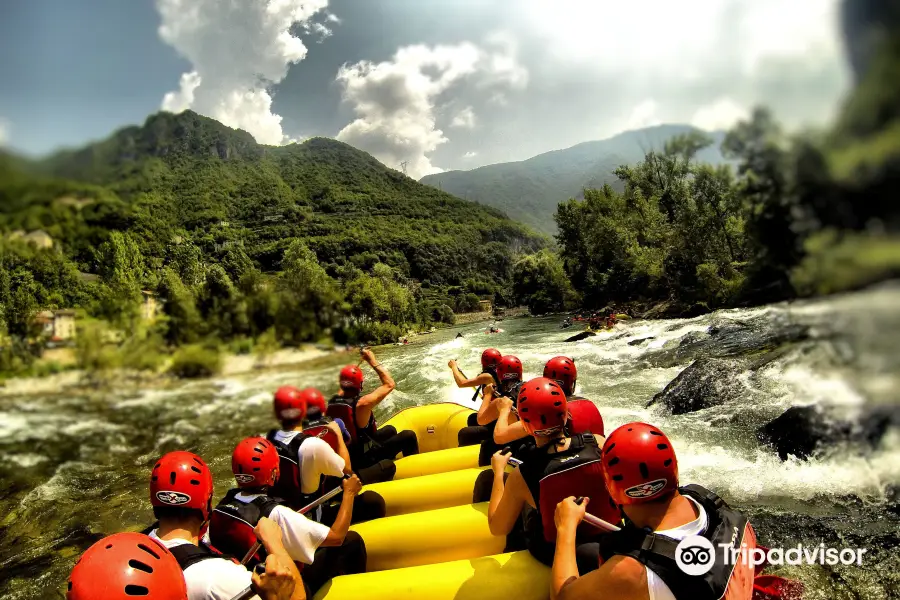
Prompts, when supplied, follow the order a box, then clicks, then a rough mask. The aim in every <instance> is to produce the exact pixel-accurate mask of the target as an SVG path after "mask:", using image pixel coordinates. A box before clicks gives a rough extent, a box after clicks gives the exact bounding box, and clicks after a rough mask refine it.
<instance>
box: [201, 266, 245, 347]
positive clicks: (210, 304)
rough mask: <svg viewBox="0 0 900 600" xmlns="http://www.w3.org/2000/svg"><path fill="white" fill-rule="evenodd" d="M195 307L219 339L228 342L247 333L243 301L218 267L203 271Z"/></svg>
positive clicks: (223, 270) (207, 326)
mask: <svg viewBox="0 0 900 600" xmlns="http://www.w3.org/2000/svg"><path fill="white" fill-rule="evenodd" d="M197 308H198V309H199V310H200V314H201V315H202V316H203V319H204V320H205V322H206V329H207V331H208V332H210V333H213V334H214V335H216V336H217V337H218V338H220V339H223V340H230V339H231V338H233V337H234V336H236V335H241V334H245V333H247V332H248V330H249V327H250V325H249V322H248V320H247V306H246V304H245V303H244V299H243V298H242V297H241V295H240V293H239V292H238V290H237V288H236V287H235V286H234V284H233V283H232V282H231V279H230V278H229V277H228V274H227V273H226V272H225V269H224V268H222V266H221V265H212V266H211V267H210V268H209V269H208V270H207V271H206V280H205V281H204V282H203V286H202V287H201V289H200V293H199V295H198V298H197Z"/></svg>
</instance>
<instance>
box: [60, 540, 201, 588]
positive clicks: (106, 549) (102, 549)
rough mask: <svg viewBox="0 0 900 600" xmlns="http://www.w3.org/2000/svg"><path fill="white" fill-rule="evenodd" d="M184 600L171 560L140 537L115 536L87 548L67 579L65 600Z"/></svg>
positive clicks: (179, 577)
mask: <svg viewBox="0 0 900 600" xmlns="http://www.w3.org/2000/svg"><path fill="white" fill-rule="evenodd" d="M137 596H140V597H141V598H145V599H146V600H187V597H188V595H187V588H186V586H185V583H184V574H183V573H182V571H181V567H179V566H178V561H176V560H175V557H174V556H172V554H171V553H170V552H169V551H168V550H167V549H166V548H165V547H163V546H162V545H161V544H159V543H157V542H156V541H154V540H153V538H151V537H149V536H146V535H144V534H142V533H130V532H129V533H116V534H114V535H111V536H108V537H105V538H103V539H102V540H100V541H99V542H97V543H96V544H94V545H93V546H91V547H90V548H88V549H87V550H86V551H85V552H84V554H82V555H81V558H79V559H78V562H77V563H75V567H74V568H73V569H72V573H71V575H69V590H68V591H67V592H66V600H134V598H135V597H137Z"/></svg>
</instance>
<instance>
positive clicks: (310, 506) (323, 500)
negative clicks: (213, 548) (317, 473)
mask: <svg viewBox="0 0 900 600" xmlns="http://www.w3.org/2000/svg"><path fill="white" fill-rule="evenodd" d="M349 477H350V476H349V475H344V479H349ZM343 489H344V488H342V487H341V486H337V487H336V488H334V489H333V490H331V491H330V492H328V493H327V494H322V496H321V497H320V498H318V499H317V500H314V501H312V502H310V503H309V504H307V505H306V506H304V507H303V508H301V509H300V510H298V511H297V512H298V513H299V514H301V515H305V514H306V513H308V512H309V511H311V510H312V509H314V508H318V507H319V506H321V505H323V504H325V503H326V502H328V501H329V500H331V499H332V498H334V497H335V496H337V495H338V494H340V493H341V492H342V491H343ZM260 548H262V543H261V542H256V543H255V544H253V546H251V547H250V549H249V550H248V551H247V554H245V555H244V558H242V559H241V564H242V565H246V564H247V563H248V562H250V559H251V558H253V556H254V555H255V554H256V553H257V552H259V549H260Z"/></svg>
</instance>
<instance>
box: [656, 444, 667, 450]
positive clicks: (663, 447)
mask: <svg viewBox="0 0 900 600" xmlns="http://www.w3.org/2000/svg"><path fill="white" fill-rule="evenodd" d="M668 447H669V445H668V444H657V445H656V448H657V449H658V450H665V449H666V448H668Z"/></svg>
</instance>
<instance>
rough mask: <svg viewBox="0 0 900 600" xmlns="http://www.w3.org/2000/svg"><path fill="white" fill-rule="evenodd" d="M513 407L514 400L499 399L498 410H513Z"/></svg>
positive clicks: (505, 397)
mask: <svg viewBox="0 0 900 600" xmlns="http://www.w3.org/2000/svg"><path fill="white" fill-rule="evenodd" d="M512 405H513V401H512V398H509V397H507V396H500V397H499V398H497V408H499V409H500V410H504V409H505V410H511V409H512Z"/></svg>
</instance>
